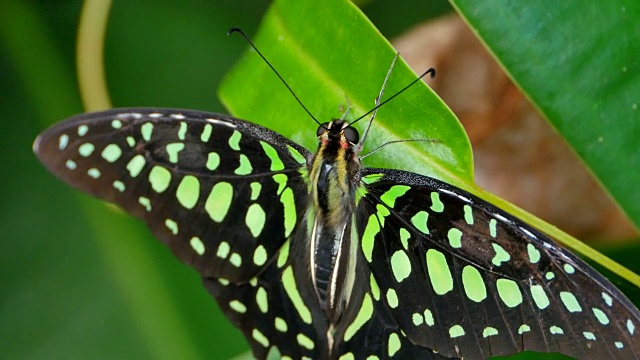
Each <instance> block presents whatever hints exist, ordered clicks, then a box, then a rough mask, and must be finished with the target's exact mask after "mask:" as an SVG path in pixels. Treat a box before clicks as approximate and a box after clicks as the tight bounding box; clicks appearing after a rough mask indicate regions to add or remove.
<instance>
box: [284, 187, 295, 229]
mask: <svg viewBox="0 0 640 360" xmlns="http://www.w3.org/2000/svg"><path fill="white" fill-rule="evenodd" d="M280 201H281V202H282V206H283V207H284V236H285V237H289V235H291V232H292V231H293V228H294V227H295V226H296V222H297V214H296V203H295V199H294V197H293V190H291V188H286V189H285V190H284V191H283V192H282V195H280Z"/></svg>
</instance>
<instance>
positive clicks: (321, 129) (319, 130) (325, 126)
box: [316, 122, 329, 136]
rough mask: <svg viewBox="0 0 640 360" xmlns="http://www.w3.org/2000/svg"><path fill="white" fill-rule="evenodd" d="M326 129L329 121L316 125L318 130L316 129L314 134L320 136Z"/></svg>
mask: <svg viewBox="0 0 640 360" xmlns="http://www.w3.org/2000/svg"><path fill="white" fill-rule="evenodd" d="M328 130H329V123H328V122H326V123H323V124H322V125H320V126H318V130H316V136H320V135H322V134H324V133H325V132H326V131H328Z"/></svg>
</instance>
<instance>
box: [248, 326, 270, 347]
mask: <svg viewBox="0 0 640 360" xmlns="http://www.w3.org/2000/svg"><path fill="white" fill-rule="evenodd" d="M251 337H252V338H253V340H255V341H257V342H258V343H259V344H260V345H262V346H264V347H268V346H269V339H267V337H266V336H264V334H263V333H261V332H260V330H258V329H253V331H251Z"/></svg>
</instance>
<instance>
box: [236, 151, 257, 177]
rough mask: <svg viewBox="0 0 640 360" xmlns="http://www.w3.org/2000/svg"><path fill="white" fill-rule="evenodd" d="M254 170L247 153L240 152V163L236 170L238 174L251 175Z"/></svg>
mask: <svg viewBox="0 0 640 360" xmlns="http://www.w3.org/2000/svg"><path fill="white" fill-rule="evenodd" d="M252 171H253V167H252V166H251V161H249V158H248V157H247V156H246V155H245V154H240V165H238V168H237V169H236V170H235V174H236V175H249V174H251V172H252Z"/></svg>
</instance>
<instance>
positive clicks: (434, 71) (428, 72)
mask: <svg viewBox="0 0 640 360" xmlns="http://www.w3.org/2000/svg"><path fill="white" fill-rule="evenodd" d="M427 74H431V78H432V79H433V78H434V77H436V69H434V68H430V69H429V70H427V71H425V72H423V73H422V75H420V76H418V78H417V79H415V80H413V81H412V82H410V83H409V84H408V85H407V86H405V87H403V88H402V89H401V90H400V91H398V92H397V93H395V94H393V96H391V97H390V98H388V99H387V100H385V101H383V102H381V103H380V104H378V105H376V106H375V107H374V108H373V109H371V110H369V111H367V112H366V113H365V114H364V115H362V116H360V117H359V118H357V119H355V120H354V121H353V122H351V125H353V124H355V123H356V122H358V121H360V120H362V119H363V118H364V117H366V116H367V115H369V114H371V113H372V112H374V111H376V110H378V108H380V107H381V106H382V105H384V104H386V103H388V102H389V101H391V100H393V99H395V98H396V96H398V95H400V94H402V93H403V92H404V91H405V90H407V89H408V88H410V87H411V86H413V85H414V84H415V83H417V82H418V81H420V80H421V79H422V78H423V77H425V76H427Z"/></svg>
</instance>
